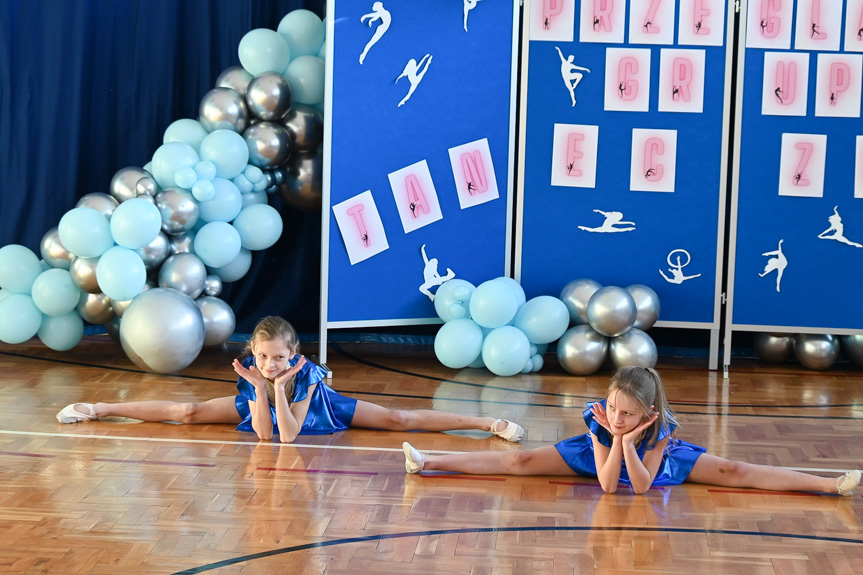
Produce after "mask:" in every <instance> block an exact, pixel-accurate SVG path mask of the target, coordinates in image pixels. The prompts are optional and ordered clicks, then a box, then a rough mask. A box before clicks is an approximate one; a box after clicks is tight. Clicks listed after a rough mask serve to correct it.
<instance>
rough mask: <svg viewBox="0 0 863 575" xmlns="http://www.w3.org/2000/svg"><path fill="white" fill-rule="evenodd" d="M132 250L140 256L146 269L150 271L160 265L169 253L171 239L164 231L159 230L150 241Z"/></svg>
mask: <svg viewBox="0 0 863 575" xmlns="http://www.w3.org/2000/svg"><path fill="white" fill-rule="evenodd" d="M134 251H135V253H136V254H138V255H139V256H141V261H143V262H144V267H145V268H146V269H147V271H151V270H154V269H156V268H158V267H159V266H160V265H162V262H163V261H165V259H166V258H167V257H168V256H169V255H171V241H170V240H169V239H168V236H167V235H165V233H164V232H159V234H158V235H157V236H156V237H155V238H154V239H153V241H152V242H150V243H149V244H147V245H146V246H144V247H143V248H138V249H137V250H134Z"/></svg>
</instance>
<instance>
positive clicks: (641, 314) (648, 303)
mask: <svg viewBox="0 0 863 575" xmlns="http://www.w3.org/2000/svg"><path fill="white" fill-rule="evenodd" d="M626 291H628V292H629V295H631V296H632V299H633V300H634V301H635V309H636V312H635V323H634V324H633V325H632V327H637V328H638V329H640V330H641V331H647V330H649V329H650V328H652V327H653V324H655V323H656V320H657V319H659V309H660V306H659V296H658V295H656V292H655V291H653V290H652V289H651V288H649V287H648V286H646V285H643V284H632V285H631V286H627V287H626Z"/></svg>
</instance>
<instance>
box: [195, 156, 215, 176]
mask: <svg viewBox="0 0 863 575" xmlns="http://www.w3.org/2000/svg"><path fill="white" fill-rule="evenodd" d="M195 173H196V174H197V175H198V180H208V181H213V178H215V177H216V164H214V163H213V162H208V161H207V160H202V161H200V162H198V163H197V164H195Z"/></svg>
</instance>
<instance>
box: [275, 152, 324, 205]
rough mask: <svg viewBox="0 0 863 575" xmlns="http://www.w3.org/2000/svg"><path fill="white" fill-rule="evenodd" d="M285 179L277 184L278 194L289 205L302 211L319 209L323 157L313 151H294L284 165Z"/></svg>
mask: <svg viewBox="0 0 863 575" xmlns="http://www.w3.org/2000/svg"><path fill="white" fill-rule="evenodd" d="M285 175H286V176H287V177H286V178H285V181H284V182H283V183H281V184H279V194H281V196H282V200H284V202H285V203H286V204H288V205H289V206H291V207H293V208H296V209H298V210H303V211H309V212H311V211H317V210H320V209H321V192H322V185H323V159H322V154H321V153H319V152H318V151H317V150H315V151H314V152H294V153H293V154H291V157H290V158H289V159H288V163H287V164H286V165H285Z"/></svg>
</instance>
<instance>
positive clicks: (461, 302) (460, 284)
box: [434, 278, 476, 321]
mask: <svg viewBox="0 0 863 575" xmlns="http://www.w3.org/2000/svg"><path fill="white" fill-rule="evenodd" d="M474 290H476V287H475V286H474V285H473V284H472V283H470V282H469V281H465V280H463V279H459V278H455V279H451V280H449V281H447V282H444V283H442V284H441V285H440V287H438V288H437V291H436V292H435V294H434V310H435V313H437V315H438V317H439V318H441V319H442V320H444V321H450V320H453V319H459V318H463V317H468V305H469V303H470V297H471V295H472V294H473V292H474ZM458 308H461V311H460V310H459V309H458Z"/></svg>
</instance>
